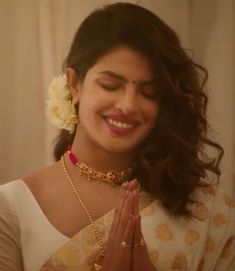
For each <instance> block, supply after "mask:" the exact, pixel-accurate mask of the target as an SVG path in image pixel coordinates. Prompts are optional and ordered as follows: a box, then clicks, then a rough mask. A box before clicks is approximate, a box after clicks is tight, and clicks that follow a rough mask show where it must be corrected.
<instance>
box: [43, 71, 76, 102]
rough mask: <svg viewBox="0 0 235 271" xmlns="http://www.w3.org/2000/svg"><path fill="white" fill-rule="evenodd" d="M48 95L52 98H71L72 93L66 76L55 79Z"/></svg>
mask: <svg viewBox="0 0 235 271" xmlns="http://www.w3.org/2000/svg"><path fill="white" fill-rule="evenodd" d="M48 94H49V97H50V98H60V99H67V100H69V99H70V98H71V93H70V90H69V87H68V85H67V81H66V76H65V75H60V76H58V77H55V78H54V79H53V81H52V82H51V83H50V85H49V89H48Z"/></svg>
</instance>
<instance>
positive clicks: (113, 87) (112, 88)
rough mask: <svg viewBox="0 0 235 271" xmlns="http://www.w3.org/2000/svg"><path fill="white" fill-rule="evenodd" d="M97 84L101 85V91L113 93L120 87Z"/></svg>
mask: <svg viewBox="0 0 235 271" xmlns="http://www.w3.org/2000/svg"><path fill="white" fill-rule="evenodd" d="M99 84H100V85H101V87H102V88H103V89H105V90H108V91H115V90H117V89H119V88H120V85H117V84H104V83H99Z"/></svg>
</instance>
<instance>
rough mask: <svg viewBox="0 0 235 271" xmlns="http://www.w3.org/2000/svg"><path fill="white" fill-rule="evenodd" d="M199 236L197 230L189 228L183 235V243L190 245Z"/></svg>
mask: <svg viewBox="0 0 235 271" xmlns="http://www.w3.org/2000/svg"><path fill="white" fill-rule="evenodd" d="M199 238H200V234H199V233H198V231H195V230H190V231H188V232H187V233H186V235H185V243H186V244H187V245H192V244H193V243H194V242H196V241H197V240H199Z"/></svg>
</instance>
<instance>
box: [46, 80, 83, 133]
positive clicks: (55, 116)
mask: <svg viewBox="0 0 235 271" xmlns="http://www.w3.org/2000/svg"><path fill="white" fill-rule="evenodd" d="M48 94H49V99H48V100H47V108H46V114H47V117H48V118H49V120H50V122H51V123H52V124H53V125H55V126H56V127H57V128H59V129H65V130H68V131H69V132H70V133H71V134H72V133H73V132H74V130H75V125H76V124H77V123H79V119H78V116H77V114H76V109H75V106H74V104H73V102H72V95H71V93H70V89H69V87H68V85H67V80H66V76H65V75H60V76H58V77H56V78H54V79H53V80H52V82H51V83H50V85H49V89H48Z"/></svg>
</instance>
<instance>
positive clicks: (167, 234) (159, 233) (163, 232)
mask: <svg viewBox="0 0 235 271" xmlns="http://www.w3.org/2000/svg"><path fill="white" fill-rule="evenodd" d="M155 237H156V238H157V239H160V240H162V241H165V242H167V241H169V240H172V239H173V233H172V231H171V230H170V228H169V226H168V225H167V224H160V225H158V226H157V227H156V229H155Z"/></svg>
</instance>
